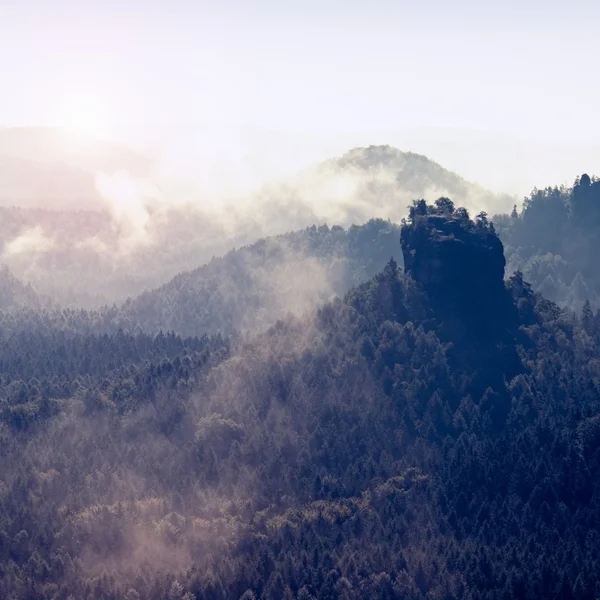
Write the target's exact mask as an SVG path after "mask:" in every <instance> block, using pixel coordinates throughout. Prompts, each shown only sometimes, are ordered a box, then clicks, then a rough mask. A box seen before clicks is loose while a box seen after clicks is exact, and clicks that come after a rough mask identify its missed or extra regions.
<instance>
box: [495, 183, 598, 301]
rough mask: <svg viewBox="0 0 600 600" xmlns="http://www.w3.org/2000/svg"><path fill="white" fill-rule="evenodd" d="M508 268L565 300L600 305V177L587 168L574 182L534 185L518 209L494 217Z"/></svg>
mask: <svg viewBox="0 0 600 600" xmlns="http://www.w3.org/2000/svg"><path fill="white" fill-rule="evenodd" d="M494 224H495V225H496V227H497V229H498V233H499V234H500V237H501V238H502V240H503V241H504V245H505V248H506V258H507V261H508V267H509V270H510V271H513V270H520V271H522V272H523V274H524V276H525V278H526V279H527V280H528V281H531V283H532V284H533V286H534V288H535V289H536V290H538V291H539V292H541V293H542V294H543V295H544V296H546V297H547V298H550V299H552V300H554V301H555V302H558V303H559V304H560V305H561V306H565V307H571V308H573V309H575V310H581V308H582V306H583V305H584V303H585V302H586V301H587V300H589V302H590V303H591V305H592V307H593V308H599V307H600V271H599V270H598V265H597V260H596V255H597V252H598V249H599V248H600V181H599V180H598V178H596V177H590V176H589V175H587V174H584V175H582V176H581V177H578V178H577V179H576V180H575V183H574V184H573V186H572V187H570V188H567V187H560V188H559V187H547V188H545V189H539V190H538V189H535V190H533V192H532V194H531V195H530V196H529V197H528V198H526V199H525V202H524V204H523V208H522V210H521V212H520V213H519V212H518V211H517V210H516V209H515V210H514V211H513V213H512V214H511V215H510V216H508V215H501V216H496V217H494Z"/></svg>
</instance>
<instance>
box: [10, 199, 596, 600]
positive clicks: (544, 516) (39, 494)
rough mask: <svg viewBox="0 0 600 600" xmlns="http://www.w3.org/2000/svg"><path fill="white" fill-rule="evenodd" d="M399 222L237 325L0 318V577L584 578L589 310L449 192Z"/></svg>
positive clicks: (195, 580)
mask: <svg viewBox="0 0 600 600" xmlns="http://www.w3.org/2000/svg"><path fill="white" fill-rule="evenodd" d="M318 232H319V230H314V231H313V233H314V234H315V235H318V236H319V237H320V236H322V240H323V245H325V242H326V241H327V243H330V242H331V241H332V240H334V239H336V236H337V235H341V233H339V232H338V233H335V235H334V234H333V233H332V230H329V231H327V232H325V231H322V232H321V233H318ZM304 235H307V234H304ZM393 237H395V238H396V244H399V242H400V240H399V239H398V237H399V236H396V234H394V236H393ZM291 239H292V240H293V239H295V238H294V237H293V236H292V238H291ZM298 239H301V240H302V239H304V240H305V239H306V238H305V237H302V236H300V237H299V238H298ZM349 239H351V237H350V238H349ZM367 239H375V240H377V239H379V238H378V236H372V235H370V236H368V237H367ZM384 239H387V237H385V238H384ZM346 243H347V242H344V244H346ZM401 244H402V246H401V247H402V252H403V255H404V263H405V265H406V269H405V272H404V273H403V272H402V271H401V270H400V269H399V268H398V265H397V261H395V260H393V259H391V260H389V261H388V263H387V265H386V266H385V267H384V268H383V270H381V271H380V272H379V273H377V274H375V275H374V276H373V277H372V278H370V279H369V280H368V281H366V282H364V283H362V284H361V285H359V286H358V287H356V288H355V289H353V290H351V291H350V292H348V294H346V296H345V297H344V298H343V299H335V300H333V301H330V302H326V303H324V304H323V305H322V306H321V307H320V308H318V309H315V310H308V311H306V312H305V313H304V314H302V315H300V316H288V317H285V318H283V319H282V320H280V321H278V322H277V323H275V325H274V326H273V327H271V328H269V329H267V330H266V331H264V332H262V333H257V334H254V335H246V336H241V337H240V336H236V337H235V338H232V339H224V338H221V337H216V338H210V339H209V338H203V339H193V338H192V339H184V338H181V337H178V336H175V335H166V336H165V335H162V334H161V335H159V336H156V337H153V336H148V335H145V334H142V333H139V334H129V333H125V332H115V333H110V334H108V333H107V334H106V335H96V334H93V333H85V334H84V333H77V332H73V331H69V330H68V328H67V329H65V327H64V326H60V325H59V324H58V323H56V324H55V323H54V321H52V320H51V319H48V317H47V316H44V314H41V316H40V321H41V322H43V323H45V325H44V328H42V329H41V330H40V331H38V330H37V328H36V327H31V322H32V321H31V320H32V319H33V318H34V316H33V315H34V313H31V312H29V313H23V312H21V313H19V312H17V313H15V314H12V316H10V317H7V318H10V319H12V321H11V327H10V328H7V329H6V331H5V333H4V338H3V340H2V344H1V345H0V371H1V395H0V414H1V423H0V448H1V452H0V474H1V475H0V597H2V598H7V599H10V600H13V599H15V600H16V599H19V600H21V599H23V598H28V599H29V598H31V599H33V598H35V599H38V598H41V599H53V600H54V599H59V598H60V599H64V600H67V599H68V598H98V599H101V598H104V599H115V600H116V599H121V598H122V599H127V600H134V599H141V598H144V599H150V600H152V599H156V600H158V599H163V598H169V599H173V600H183V599H185V600H192V599H197V600H200V599H217V598H231V599H238V598H243V599H244V600H250V599H252V598H261V599H263V598H264V599H273V600H279V599H287V598H290V599H292V598H299V599H303V600H307V599H310V598H340V599H354V598H357V599H358V598H395V599H398V600H400V599H406V598H410V599H415V600H416V599H425V598H445V599H459V598H461V599H472V600H475V599H477V600H479V599H505V598H523V599H525V598H549V599H553V598H556V599H559V598H560V599H563V598H577V599H579V598H584V599H586V598H590V599H593V598H595V597H597V596H598V595H599V594H600V579H599V578H598V569H597V566H598V565H597V558H598V551H599V549H600V531H599V528H600V523H599V521H598V518H597V516H598V510H599V508H600V507H599V506H598V501H599V498H600V490H599V489H598V485H599V482H600V477H599V476H600V416H599V415H600V400H599V398H600V395H599V392H600V361H599V357H600V315H599V314H596V315H594V314H593V313H591V311H586V312H584V313H583V315H582V316H581V317H574V316H571V315H570V314H567V313H564V312H561V310H560V309H559V308H558V307H557V306H556V305H555V304H553V303H552V302H550V301H549V300H546V299H544V298H543V297H542V296H540V295H538V294H536V293H534V292H533V291H532V289H531V286H530V285H529V284H528V283H527V282H526V281H525V280H524V279H523V277H522V275H521V274H520V273H517V274H516V275H514V276H512V277H511V278H509V279H508V281H507V282H506V283H505V282H504V273H505V259H504V255H503V246H502V243H501V242H500V240H499V239H498V237H497V235H496V233H495V230H494V227H493V225H492V224H491V223H489V222H488V220H487V218H486V216H485V215H484V214H480V215H479V216H478V217H477V218H476V219H471V218H470V217H469V214H468V212H467V211H466V210H464V209H455V207H454V205H453V203H452V202H451V201H449V200H448V199H446V198H441V199H440V200H438V201H437V202H436V203H435V204H434V205H428V204H426V203H425V202H424V201H420V202H415V203H414V204H413V206H412V208H411V210H410V214H409V218H408V220H407V221H406V223H405V224H404V226H403V228H402V235H401ZM260 247H261V246H259V248H260ZM262 247H263V248H264V250H265V252H266V251H267V250H268V249H269V246H268V245H266V246H265V245H263V246H262ZM315 247H317V248H321V246H320V245H319V244H316V245H315ZM397 247H399V246H397ZM386 248H387V245H385V244H382V247H381V248H380V249H375V250H374V251H373V253H372V256H373V257H378V256H379V254H380V252H382V251H384V249H386ZM278 252H280V249H277V248H276V249H275V254H276V255H277V253H278ZM239 256H240V257H241V256H244V254H243V253H242V254H240V255H239ZM246 256H247V255H246ZM237 258H238V255H233V257H230V258H229V259H227V262H231V261H233V262H234V263H235V259H237ZM261 260H262V259H261ZM212 268H215V269H216V267H212ZM185 277H187V278H190V277H192V274H189V275H186V276H185ZM230 277H231V280H232V281H236V276H235V275H231V276H230ZM81 314H82V315H83V313H81ZM25 316H27V318H25ZM20 319H22V321H21V320H20ZM81 319H82V320H85V319H84V317H83V316H82V317H81ZM90 319H92V318H91V317H90ZM92 320H93V319H92ZM20 323H23V324H24V325H23V328H22V331H21V332H20V329H19V328H20V327H21V325H20ZM55 328H56V329H55ZM58 330H60V331H61V332H59V331H58ZM3 331H4V329H3Z"/></svg>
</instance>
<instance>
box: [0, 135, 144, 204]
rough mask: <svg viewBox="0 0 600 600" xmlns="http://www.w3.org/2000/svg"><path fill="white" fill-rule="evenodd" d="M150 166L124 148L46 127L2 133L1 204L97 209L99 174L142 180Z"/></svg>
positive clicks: (0, 137)
mask: <svg viewBox="0 0 600 600" xmlns="http://www.w3.org/2000/svg"><path fill="white" fill-rule="evenodd" d="M151 168H152V161H151V160H150V159H148V158H147V157H145V156H144V155H142V154H139V153H137V152H133V151H131V150H129V149H127V148H124V147H122V146H119V145H117V144H114V143H112V142H108V141H105V140H97V139H93V138H83V137H79V136H75V135H73V134H69V133H67V132H65V131H63V130H61V129H57V128H49V127H47V128H46V127H16V128H5V129H0V204H1V205H4V206H7V205H18V206H36V207H45V208H54V209H57V208H61V209H65V208H77V209H81V208H98V207H99V206H102V202H101V199H100V195H99V193H98V191H97V190H96V185H95V176H96V174H97V173H109V174H110V173H114V172H117V171H126V172H127V173H129V174H130V175H132V176H137V177H142V176H148V175H150V173H151Z"/></svg>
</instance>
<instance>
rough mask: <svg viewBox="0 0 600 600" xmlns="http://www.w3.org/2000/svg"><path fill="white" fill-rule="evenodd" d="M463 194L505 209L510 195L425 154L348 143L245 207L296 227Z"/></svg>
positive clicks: (386, 215)
mask: <svg viewBox="0 0 600 600" xmlns="http://www.w3.org/2000/svg"><path fill="white" fill-rule="evenodd" d="M441 196H448V197H450V198H461V199H463V202H464V206H465V207H466V208H468V209H469V210H472V211H475V212H479V211H481V210H485V211H487V212H492V211H496V212H498V211H503V210H509V209H510V208H511V207H512V205H513V204H514V200H515V199H514V198H513V197H511V196H508V195H506V194H494V193H493V192H491V191H489V190H486V189H485V188H484V187H482V186H481V185H479V184H476V183H472V182H469V181H466V180H465V179H463V178H462V177H460V176H459V175H457V174H456V173H452V172H451V171H448V170H447V169H444V168H443V167H442V166H440V165H439V164H438V163H436V162H434V161H432V160H430V159H429V158H427V157H426V156H422V155H420V154H414V153H412V152H403V151H401V150H398V149H397V148H394V147H392V146H369V147H363V148H353V149H351V150H349V151H348V152H346V153H345V154H343V155H342V156H339V157H336V158H332V159H329V160H326V161H324V162H321V163H319V164H317V165H315V166H313V167H311V168H308V169H305V170H303V171H301V172H299V173H298V174H297V175H295V176H293V177H290V178H288V179H287V180H285V181H283V182H280V183H277V184H272V185H267V186H265V187H264V188H263V189H262V190H261V191H260V192H259V193H258V194H257V196H256V198H255V200H254V201H253V203H252V206H251V207H250V211H251V212H252V214H254V215H256V218H263V219H264V220H267V219H270V221H271V222H272V223H273V222H275V223H277V222H279V221H280V220H282V219H284V218H286V217H287V218H288V219H290V218H291V219H292V220H294V223H293V225H294V226H296V227H299V226H304V225H306V223H305V222H306V221H307V220H312V221H313V222H315V223H321V222H328V223H336V224H340V225H350V224H352V223H364V222H366V221H367V220H368V219H369V218H372V217H378V218H383V219H391V220H393V221H397V222H399V221H400V220H401V219H402V218H404V217H405V216H406V214H407V207H408V205H409V204H410V203H411V201H412V200H414V199H419V198H425V199H430V200H434V199H436V198H439V197H441Z"/></svg>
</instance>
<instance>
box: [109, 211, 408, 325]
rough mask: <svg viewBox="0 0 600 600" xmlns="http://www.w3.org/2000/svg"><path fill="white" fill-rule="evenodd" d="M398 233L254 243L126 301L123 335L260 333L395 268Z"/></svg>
mask: <svg viewBox="0 0 600 600" xmlns="http://www.w3.org/2000/svg"><path fill="white" fill-rule="evenodd" d="M399 233H400V228H399V226H397V225H394V224H393V223H391V222H390V221H383V220H381V219H372V220H370V221H369V222H368V223H366V224H365V225H360V226H356V225H353V226H351V227H349V228H348V229H344V228H343V227H339V226H334V227H328V226H327V225H323V226H320V227H316V226H313V227H309V228H307V229H305V230H303V231H298V232H294V233H289V234H286V235H282V236H277V237H272V238H267V239H263V240H260V241H259V242H256V243H255V244H252V245H250V246H246V247H243V248H240V249H239V250H234V251H232V252H229V253H228V254H226V255H225V256H224V257H222V258H216V259H213V260H212V261H211V262H210V263H208V264H207V265H205V266H203V267H200V268H198V269H196V270H194V271H191V272H188V273H181V274H179V275H177V276H176V277H175V278H174V279H173V280H172V281H170V282H169V283H167V284H165V285H164V286H162V287H160V288H158V289H156V290H152V291H150V292H145V293H143V294H142V295H141V296H139V297H137V298H135V299H132V300H129V301H127V302H126V303H125V304H124V305H123V307H122V308H121V310H120V311H119V315H118V317H117V319H118V320H117V322H118V323H119V325H121V326H123V327H127V328H128V329H134V328H135V327H140V328H141V329H143V330H144V331H154V332H156V331H159V330H161V329H162V330H173V331H175V332H177V333H179V334H180V335H203V334H214V333H217V332H222V333H225V334H229V333H231V332H232V331H235V330H244V331H248V330H250V331H259V330H261V329H265V328H266V327H267V326H269V325H272V324H273V323H274V322H275V321H276V320H277V319H279V318H282V317H285V316H286V314H288V313H294V314H301V313H302V312H304V311H307V310H309V309H312V308H315V307H316V306H318V305H319V304H321V303H323V302H324V301H326V300H329V299H330V298H331V297H332V296H333V295H338V296H343V295H344V294H345V293H346V292H347V291H348V290H349V289H350V288H351V287H353V286H355V285H358V284H359V283H362V282H363V281H366V280H367V279H370V278H371V277H373V275H375V273H377V272H379V271H380V270H381V269H382V268H383V267H384V266H385V264H386V262H387V261H388V260H389V258H390V256H394V257H395V258H396V259H398V260H401V252H400V247H399V245H398V237H399Z"/></svg>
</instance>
